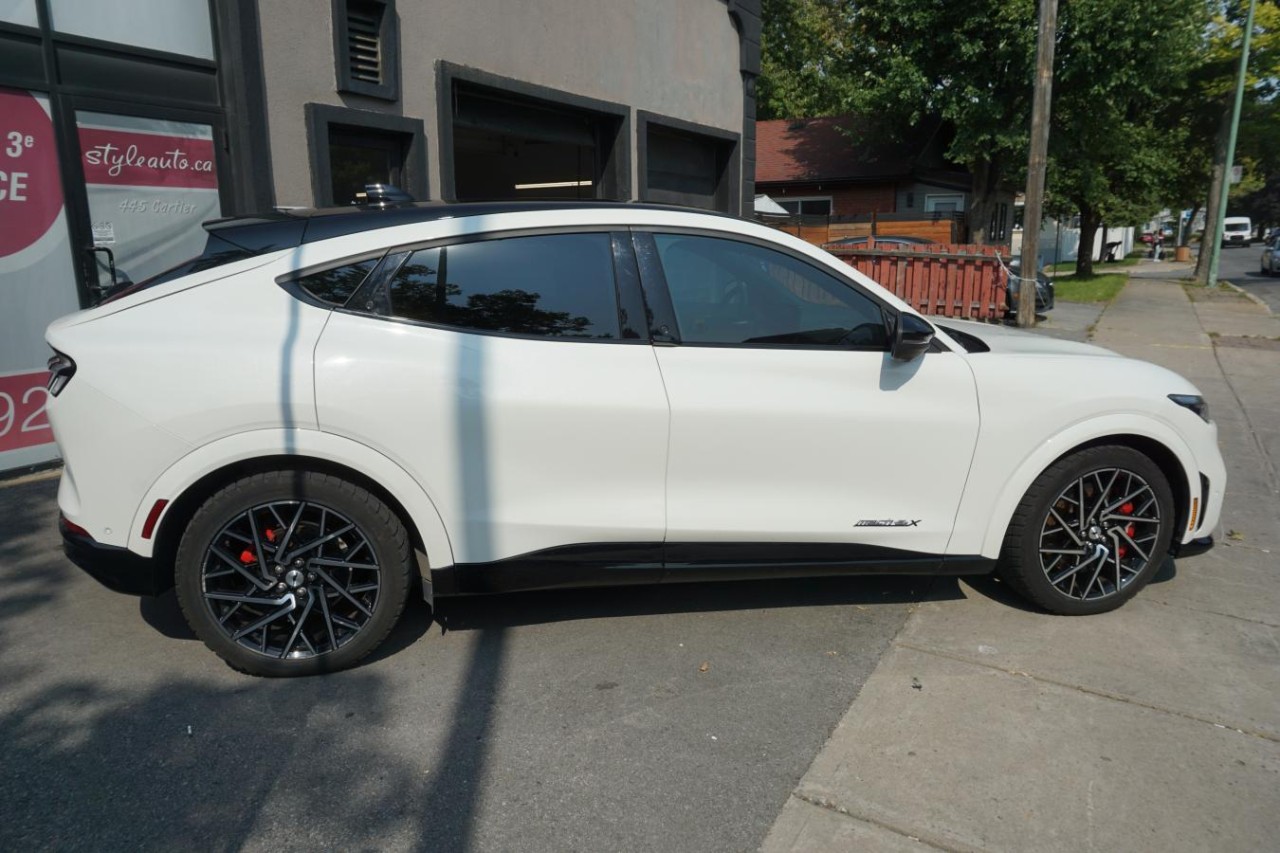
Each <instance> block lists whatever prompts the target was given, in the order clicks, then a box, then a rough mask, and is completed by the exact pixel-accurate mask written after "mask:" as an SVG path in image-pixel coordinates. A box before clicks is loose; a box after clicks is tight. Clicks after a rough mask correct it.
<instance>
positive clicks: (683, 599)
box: [138, 575, 964, 662]
mask: <svg viewBox="0 0 1280 853" xmlns="http://www.w3.org/2000/svg"><path fill="white" fill-rule="evenodd" d="M963 597H964V594H963V593H962V592H961V590H960V586H959V584H958V583H957V579H956V578H954V577H929V576H880V575H863V576H852V577H825V578H789V579H785V580H759V581H724V582H714V583H712V582H708V583H667V584H650V585H643V586H629V587H601V588H586V589H565V590H546V591H539V592H518V593H517V592H513V593H502V594H495V595H475V596H462V597H456V598H441V599H437V600H436V606H435V609H434V611H433V610H432V609H431V608H430V607H428V606H427V604H426V602H425V601H423V599H422V596H421V594H419V593H418V592H417V591H415V592H414V593H413V594H411V596H410V599H409V603H408V605H407V606H406V607H405V612H404V615H403V617H402V618H401V620H400V622H399V624H398V625H397V626H396V628H395V630H393V631H392V633H391V635H390V636H389V637H388V638H387V642H386V643H384V644H383V645H382V646H381V647H380V648H379V649H378V650H377V651H376V652H375V653H374V654H373V655H371V656H370V658H369V659H368V661H366V662H373V661H377V660H382V659H384V658H386V657H390V656H392V655H394V654H396V653H397V652H398V651H400V650H402V649H405V648H407V647H409V646H411V645H413V644H414V643H415V642H417V640H418V639H420V638H421V637H422V636H424V635H425V634H426V633H427V632H428V631H430V630H431V629H432V628H433V627H434V628H436V629H437V630H439V631H442V632H443V631H475V630H485V629H491V628H511V627H516V626H520V625H539V624H548V623H553V622H566V621H571V620H576V619H620V618H626V617H630V616H650V615H657V614H673V613H700V612H726V611H733V610H764V609H772V608H780V607H829V606H832V605H850V606H861V607H869V606H876V605H885V604H912V603H918V602H923V601H945V600H948V599H959V598H963ZM138 610H139V613H140V614H141V616H142V618H143V620H144V621H145V622H146V623H147V624H148V625H149V626H151V628H152V629H154V630H155V631H157V632H158V633H160V634H161V635H163V636H165V637H169V638H171V639H176V640H194V639H196V636H195V634H193V633H192V632H191V629H190V628H189V627H187V622H186V619H185V618H184V617H183V615H182V611H181V608H179V606H178V600H177V597H176V596H175V595H174V593H173V590H169V591H167V592H165V593H163V594H162V595H159V596H155V597H146V598H141V599H139V604H138Z"/></svg>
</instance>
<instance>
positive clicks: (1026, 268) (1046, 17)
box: [1018, 0, 1058, 327]
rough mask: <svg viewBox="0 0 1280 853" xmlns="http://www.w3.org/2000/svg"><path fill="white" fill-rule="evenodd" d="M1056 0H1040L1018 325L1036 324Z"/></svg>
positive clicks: (1056, 29) (1056, 10)
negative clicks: (1037, 280)
mask: <svg viewBox="0 0 1280 853" xmlns="http://www.w3.org/2000/svg"><path fill="white" fill-rule="evenodd" d="M1057 31H1058V0H1040V35H1039V41H1038V46H1037V48H1036V79H1035V100H1034V101H1032V105H1031V154H1030V156H1029V157H1028V158H1027V193H1026V207H1024V208H1023V214H1022V269H1021V271H1020V273H1019V274H1020V275H1021V276H1022V278H1023V281H1021V282H1019V283H1018V294H1019V296H1018V325H1019V326H1024V327H1030V326H1034V325H1035V324H1036V281H1035V280H1036V275H1037V273H1039V272H1040V259H1039V253H1040V217H1041V214H1042V212H1043V210H1044V169H1045V161H1046V160H1047V159H1048V156H1049V104H1050V101H1051V99H1052V97H1053V47H1054V37H1055V36H1056V35H1057Z"/></svg>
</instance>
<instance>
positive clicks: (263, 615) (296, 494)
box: [174, 471, 411, 676]
mask: <svg viewBox="0 0 1280 853" xmlns="http://www.w3.org/2000/svg"><path fill="white" fill-rule="evenodd" d="M410 568H411V555H410V548H409V540H408V535H407V534H406V531H405V529H404V525H403V524H401V523H400V520H399V519H398V518H397V517H396V516H395V514H394V513H392V512H391V510H390V509H388V508H387V506H386V505H385V504H384V503H382V501H380V500H378V498H377V497H375V496H374V495H372V494H371V493H369V492H368V491H367V490H365V489H362V488H360V487H358V486H355V485H353V484H351V483H349V482H346V481H344V480H341V479H339V478H337V477H333V476H330V475H327V474H319V473H315V472H308V471H270V472H266V473H262V474H255V475H253V476H249V477H246V478H244V479H241V480H237V481H236V482H234V483H231V484H230V485H228V486H226V487H225V488H223V489H222V490H220V491H218V492H217V493H215V494H214V495H213V496H212V497H210V498H209V499H208V500H207V501H205V503H204V504H203V505H202V506H201V507H200V509H199V510H197V511H196V514H195V515H194V516H193V517H192V519H191V522H190V524H189V525H188V526H187V529H186V532H185V533H184V534H183V537H182V541H181V543H180V544H179V546H178V553H177V558H176V560H175V566H174V570H175V578H174V580H175V585H176V589H177V595H178V602H179V604H180V605H181V606H182V611H183V613H184V614H185V616H186V618H187V622H188V623H189V624H190V625H191V629H192V630H193V631H195V633H196V635H197V636H198V637H199V638H200V639H201V640H203V641H204V643H205V644H206V645H207V646H208V647H209V648H210V649H212V650H213V651H214V652H216V653H217V654H218V655H219V656H220V657H221V658H222V659H223V660H225V661H226V662H227V663H228V664H230V665H231V666H232V667H234V668H236V669H239V670H242V671H244V672H247V673H250V674H252V675H265V676H293V675H312V674H315V673H320V672H332V671H336V670H340V669H345V668H347V667H349V666H352V665H353V664H355V663H356V662H358V661H359V660H361V659H362V658H364V657H365V656H366V655H368V654H369V653H370V652H371V651H373V650H374V649H375V648H376V647H377V646H378V645H379V644H380V643H382V641H383V640H384V639H386V637H387V634H389V633H390V631H391V629H392V627H394V625H395V623H396V621H397V620H398V619H399V618H400V614H401V612H402V611H403V610H404V606H405V602H406V601H407V599H408V594H409V586H410V574H409V572H410Z"/></svg>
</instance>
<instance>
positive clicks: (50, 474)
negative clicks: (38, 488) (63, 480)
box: [0, 461, 62, 489]
mask: <svg viewBox="0 0 1280 853" xmlns="http://www.w3.org/2000/svg"><path fill="white" fill-rule="evenodd" d="M19 472H20V473H17V474H15V475H14V476H6V477H0V489H7V488H9V487H10V486H25V485H26V484H27V483H38V482H40V481H41V480H52V479H54V478H55V477H61V476H62V462H61V461H58V462H56V463H54V464H52V465H51V466H49V467H42V468H38V469H37V470H35V471H32V470H30V469H28V470H26V471H23V470H21V469H19Z"/></svg>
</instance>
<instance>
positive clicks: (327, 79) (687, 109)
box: [259, 0, 759, 212]
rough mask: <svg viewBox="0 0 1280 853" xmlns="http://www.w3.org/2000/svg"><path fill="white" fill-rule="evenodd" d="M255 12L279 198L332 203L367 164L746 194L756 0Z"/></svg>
mask: <svg viewBox="0 0 1280 853" xmlns="http://www.w3.org/2000/svg"><path fill="white" fill-rule="evenodd" d="M259 15H260V26H261V52H262V79H263V81H264V87H265V114H266V123H267V128H268V138H269V146H270V151H271V166H272V176H271V182H272V185H273V187H274V190H275V201H276V203H278V204H286V205H289V204H297V205H312V204H315V205H327V204H335V203H336V204H345V203H348V202H350V201H351V198H350V196H351V193H352V192H353V191H354V190H355V189H356V188H357V187H358V186H359V185H361V183H362V182H364V181H366V180H367V179H370V178H374V177H377V178H380V179H382V180H388V181H391V182H392V183H397V184H401V185H403V188H404V189H406V190H408V191H409V192H410V193H411V194H412V195H414V196H415V197H417V198H443V199H447V200H482V199H494V198H539V197H541V198H548V197H551V198H562V197H571V198H572V197H585V198H613V199H646V200H655V201H671V202H677V203H686V204H693V205H697V206H701V207H708V208H714V209H719V210H724V211H734V212H737V211H740V210H741V208H742V204H743V201H744V200H746V201H750V199H751V197H752V194H751V192H750V186H749V184H750V182H751V176H752V174H753V169H752V165H753V162H754V161H753V156H752V151H753V147H754V145H753V135H754V123H753V121H752V119H753V117H754V116H753V113H754V96H753V81H754V77H755V73H756V71H757V70H758V61H759V59H758V57H759V46H758V45H759V42H758V39H759V17H758V15H759V2H758V0H753V2H739V1H738V0H730V2H723V0H646V2H643V3H636V2H634V0H543V2H534V3H528V2H513V0H469V2H440V3H425V2H413V0H399V2H396V0H272V2H270V3H264V4H262V6H261V7H260V13H259ZM304 151H305V152H307V156H306V157H302V156H299V155H300V154H301V152H304Z"/></svg>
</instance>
